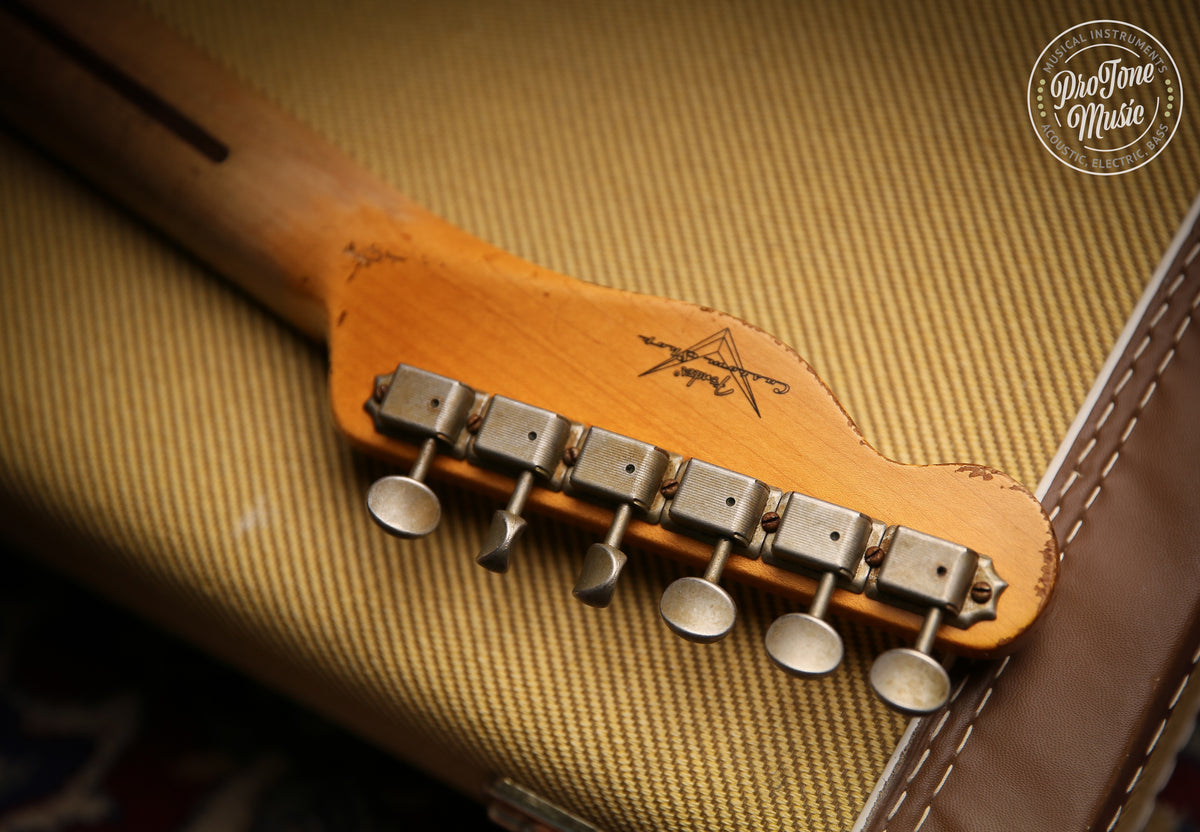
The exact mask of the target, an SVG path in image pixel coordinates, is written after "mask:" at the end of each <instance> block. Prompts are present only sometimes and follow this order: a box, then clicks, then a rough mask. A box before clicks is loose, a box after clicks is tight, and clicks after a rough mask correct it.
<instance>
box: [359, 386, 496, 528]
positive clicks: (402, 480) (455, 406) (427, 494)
mask: <svg viewBox="0 0 1200 832" xmlns="http://www.w3.org/2000/svg"><path fill="white" fill-rule="evenodd" d="M376 390H377V391H378V393H380V394H382V395H377V396H376V397H374V398H372V399H371V400H370V401H368V403H367V409H368V411H369V412H370V413H371V415H372V417H373V418H374V420H375V427H376V429H377V430H379V431H381V432H383V433H388V434H391V435H400V436H406V435H407V436H411V437H414V438H415V437H421V438H422V442H421V451H420V453H419V454H418V455H417V460H416V462H414V463H413V467H412V469H411V470H410V471H409V472H408V476H397V475H393V476H388V477H383V478H381V479H379V480H377V481H376V482H375V483H374V484H372V486H371V488H370V490H368V492H367V508H368V510H369V511H370V512H371V517H372V518H373V519H374V520H375V522H376V523H378V524H379V525H380V526H382V527H383V529H384V530H385V531H387V532H389V533H391V534H394V535H396V536H397V537H424V536H425V535H427V534H429V533H430V532H432V531H433V530H434V529H436V528H437V525H438V522H439V521H440V520H441V516H442V508H441V503H440V502H439V501H438V498H437V495H436V494H434V493H433V491H432V490H431V489H430V488H429V486H427V485H426V484H425V476H426V474H427V473H428V472H429V466H430V465H432V464H433V458H434V455H435V454H436V453H437V446H438V442H442V443H443V444H444V445H446V446H448V447H453V445H454V443H455V442H457V441H458V438H459V436H460V435H462V433H463V427H464V426H465V425H466V422H467V416H468V415H470V413H471V409H472V408H473V407H474V406H475V391H474V390H472V389H471V388H470V387H467V386H466V385H465V384H463V383H461V382H458V381H455V380H454V379H450V378H446V377H445V376H439V375H437V374H435V373H430V372H428V371H426V370H421V369H418V368H416V367H410V366H408V365H407V364H401V365H400V366H398V367H397V368H396V370H395V371H394V372H393V373H392V374H391V375H390V376H386V377H383V378H380V379H376Z"/></svg>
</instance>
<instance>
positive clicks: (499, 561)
mask: <svg viewBox="0 0 1200 832" xmlns="http://www.w3.org/2000/svg"><path fill="white" fill-rule="evenodd" d="M570 432H571V423H570V422H568V421H567V420H566V419H564V418H563V417H562V416H559V415H558V414H557V413H552V412H550V411H549V410H544V409H542V408H540V407H534V406H533V405H530V404H525V403H524V402H519V401H516V400H515V399H509V398H506V397H504V396H493V397H492V400H491V402H490V403H489V405H488V409H487V412H485V413H484V415H483V424H482V425H480V427H479V432H478V433H476V434H475V436H474V438H473V439H472V440H471V443H470V446H469V448H468V452H469V453H470V454H471V455H472V456H474V457H477V458H479V459H480V460H483V461H485V462H491V463H493V464H497V465H499V466H501V467H504V468H516V469H518V470H519V471H520V474H519V475H518V476H517V484H516V487H515V488H513V493H512V496H510V497H509V499H508V505H506V506H505V507H504V508H502V509H497V510H496V513H495V514H493V515H492V525H491V527H490V528H489V529H488V534H487V537H486V538H485V539H484V541H483V546H482V548H481V549H480V550H479V554H478V555H477V556H476V557H475V562H476V563H478V564H479V565H480V566H482V567H484V568H485V569H488V570H490V571H492V572H507V571H508V567H509V564H510V563H511V561H512V550H513V546H514V545H515V544H516V542H517V540H518V538H520V536H521V533H522V532H523V531H525V525H526V524H525V518H524V517H522V516H521V512H523V511H524V510H525V502H526V500H528V499H529V492H530V491H531V490H532V489H533V478H534V476H541V477H543V478H546V479H548V478H549V477H550V476H551V475H552V474H553V472H554V469H555V468H556V467H557V466H558V464H559V462H560V460H561V459H562V452H563V448H565V447H566V444H567V437H568V436H569V435H570Z"/></svg>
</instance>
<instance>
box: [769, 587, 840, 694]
mask: <svg viewBox="0 0 1200 832" xmlns="http://www.w3.org/2000/svg"><path fill="white" fill-rule="evenodd" d="M836 580H837V577H836V575H834V573H832V572H826V573H824V574H823V575H822V576H821V583H820V585H819V586H818V587H817V594H816V596H815V597H814V598H813V603H812V606H811V607H810V608H809V611H808V612H806V613H803V612H792V613H788V614H786V615H781V616H780V617H779V618H777V619H775V621H774V623H772V624H771V626H770V628H769V629H768V630H767V636H766V640H765V641H766V648H767V655H769V656H770V657H771V660H772V661H774V662H775V664H777V665H779V667H780V668H781V669H783V670H784V671H786V672H788V673H791V674H793V675H795V676H809V677H812V676H825V675H828V674H830V673H832V672H833V671H834V669H836V668H837V666H838V665H839V664H841V662H842V655H843V653H844V652H845V649H844V647H843V646H842V637H841V636H840V635H838V633H837V630H835V629H833V627H831V626H830V625H829V622H827V621H825V620H824V616H825V611H826V609H828V607H829V599H830V596H832V595H833V589H834V584H835V582H836Z"/></svg>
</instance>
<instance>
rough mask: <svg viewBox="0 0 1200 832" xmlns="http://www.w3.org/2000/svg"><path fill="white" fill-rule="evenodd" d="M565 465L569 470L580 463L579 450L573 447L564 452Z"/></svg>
mask: <svg viewBox="0 0 1200 832" xmlns="http://www.w3.org/2000/svg"><path fill="white" fill-rule="evenodd" d="M562 459H563V463H565V464H566V466H567V467H568V468H569V467H571V466H572V465H574V464H575V463H576V462H578V461H579V449H578V448H576V447H574V446H572V447H570V448H567V449H566V450H565V451H563V457H562Z"/></svg>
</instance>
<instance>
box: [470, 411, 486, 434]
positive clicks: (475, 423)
mask: <svg viewBox="0 0 1200 832" xmlns="http://www.w3.org/2000/svg"><path fill="white" fill-rule="evenodd" d="M481 427H483V417H482V416H480V415H479V414H478V413H472V414H471V415H470V416H468V417H467V433H479V429H480V428H481Z"/></svg>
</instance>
